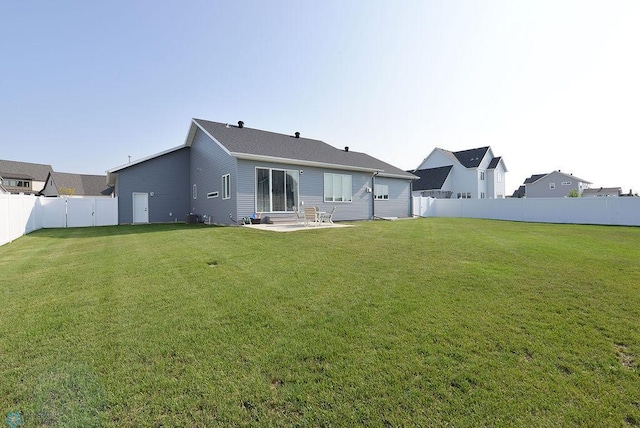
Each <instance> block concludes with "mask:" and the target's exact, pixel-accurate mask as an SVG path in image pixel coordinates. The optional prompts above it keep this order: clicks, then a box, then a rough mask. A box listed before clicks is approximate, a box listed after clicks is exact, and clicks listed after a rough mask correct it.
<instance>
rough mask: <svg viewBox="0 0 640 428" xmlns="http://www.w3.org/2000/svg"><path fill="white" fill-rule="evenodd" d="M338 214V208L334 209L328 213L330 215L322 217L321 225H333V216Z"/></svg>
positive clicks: (325, 214)
mask: <svg viewBox="0 0 640 428" xmlns="http://www.w3.org/2000/svg"><path fill="white" fill-rule="evenodd" d="M335 212H336V207H333V209H332V210H331V211H330V212H328V213H323V214H322V215H321V216H320V223H329V224H333V215H334V214H335Z"/></svg>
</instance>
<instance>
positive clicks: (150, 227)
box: [29, 223, 228, 239]
mask: <svg viewBox="0 0 640 428" xmlns="http://www.w3.org/2000/svg"><path fill="white" fill-rule="evenodd" d="M214 227H215V228H219V227H228V226H213V225H211V226H210V225H206V224H201V223H198V224H185V223H160V224H140V225H120V226H95V227H70V228H58V229H40V230H36V231H35V232H32V233H30V234H29V236H33V237H36V238H63V239H66V238H96V237H104V236H122V235H140V234H143V233H162V232H172V231H176V230H185V231H186V230H193V229H208V228H214Z"/></svg>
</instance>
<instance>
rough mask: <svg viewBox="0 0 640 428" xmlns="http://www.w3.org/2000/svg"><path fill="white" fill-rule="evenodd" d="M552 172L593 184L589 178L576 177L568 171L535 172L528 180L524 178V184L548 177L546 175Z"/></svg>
mask: <svg viewBox="0 0 640 428" xmlns="http://www.w3.org/2000/svg"><path fill="white" fill-rule="evenodd" d="M551 174H560V175H563V176H565V177H567V178H572V179H574V180H578V181H581V182H582V183H587V184H591V182H590V181H587V180H584V179H582V178H579V177H576V176H575V175H573V174H566V173H564V172H562V171H551V172H550V173H548V174H534V175H532V176H531V177H529V178H527V179H526V180H524V184H525V185H527V184H531V183H535V182H536V181H538V180H540V179H541V178H543V177H546V176H548V175H551Z"/></svg>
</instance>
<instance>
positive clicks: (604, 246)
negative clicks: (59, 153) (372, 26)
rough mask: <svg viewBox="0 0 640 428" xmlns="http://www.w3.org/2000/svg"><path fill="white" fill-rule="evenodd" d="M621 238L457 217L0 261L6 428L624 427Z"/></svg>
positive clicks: (634, 418)
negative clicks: (9, 424)
mask: <svg viewBox="0 0 640 428" xmlns="http://www.w3.org/2000/svg"><path fill="white" fill-rule="evenodd" d="M639 260H640V229H638V228H625V227H602V226H577V225H550V224H527V223H511V222H499V221H486V220H468V219H467V220H465V219H420V220H411V221H397V222H364V223H358V224H356V225H355V227H351V228H345V229H325V230H308V231H303V232H298V233H289V234H276V233H272V232H267V231H258V230H249V229H247V228H224V227H223V228H219V227H205V226H198V225H148V226H135V227H134V226H118V227H101V228H87V229H59V230H57V229H56V230H41V231H38V232H34V233H32V234H30V235H28V236H25V237H23V238H21V239H19V240H17V241H15V242H13V243H11V244H8V245H5V246H3V247H0V272H2V276H1V277H0V296H1V297H2V302H3V305H2V306H1V307H0V335H1V337H2V341H0V343H1V345H0V346H1V347H0V376H1V379H2V382H0V411H3V412H4V414H6V413H8V412H12V411H18V412H21V414H22V417H23V419H24V420H25V424H26V425H27V426H42V425H46V426H122V425H131V426H150V425H164V426H177V425H180V426H225V425H276V426H290V425H296V424H297V425H345V424H366V425H372V426H403V425H404V426H406V425H445V424H453V425H464V426H469V425H471V426H478V425H491V426H513V425H528V426H557V425H590V426H611V425H615V426H619V425H625V424H626V425H630V426H634V425H638V424H639V423H640V404H638V403H640V385H639V382H638V380H639V379H638V375H639V372H638V365H637V361H638V355H639V351H640V345H639V344H640V340H639V339H640V334H639V332H640V326H639V325H638V322H637V320H638V319H639V315H640V261H639Z"/></svg>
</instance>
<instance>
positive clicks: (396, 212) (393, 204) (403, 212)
mask: <svg viewBox="0 0 640 428" xmlns="http://www.w3.org/2000/svg"><path fill="white" fill-rule="evenodd" d="M375 184H382V185H388V186H389V199H388V200H386V199H377V200H374V204H375V205H374V214H375V216H376V217H409V216H410V215H411V182H410V181H409V180H399V179H396V178H387V177H379V176H378V177H376V178H375Z"/></svg>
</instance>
